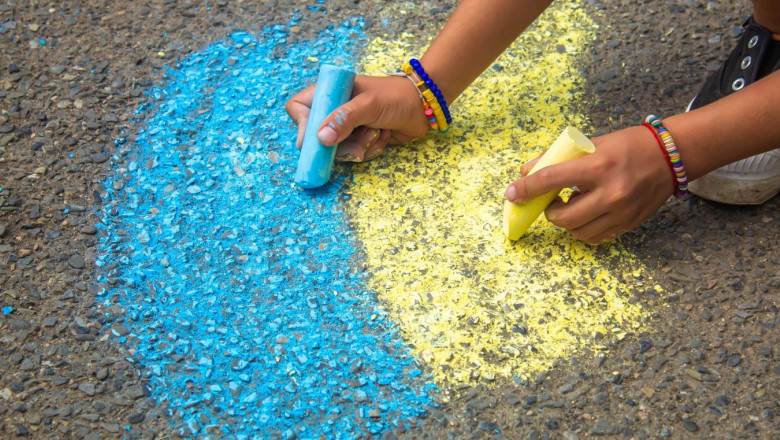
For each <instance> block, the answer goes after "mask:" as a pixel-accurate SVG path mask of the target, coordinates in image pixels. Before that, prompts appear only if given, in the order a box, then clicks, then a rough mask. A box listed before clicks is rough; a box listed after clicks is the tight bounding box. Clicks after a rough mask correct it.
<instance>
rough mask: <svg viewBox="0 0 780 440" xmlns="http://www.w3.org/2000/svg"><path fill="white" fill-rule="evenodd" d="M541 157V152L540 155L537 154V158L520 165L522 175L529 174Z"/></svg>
mask: <svg viewBox="0 0 780 440" xmlns="http://www.w3.org/2000/svg"><path fill="white" fill-rule="evenodd" d="M541 157H542V155H541V154H540V155H539V156H536V158H535V159H532V160H531V161H529V162H526V163H524V164H523V166H522V167H520V174H521V175H522V176H527V175H528V173H530V172H531V169H533V167H534V166H535V165H536V163H537V162H539V159H540V158H541Z"/></svg>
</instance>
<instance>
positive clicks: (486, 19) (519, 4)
mask: <svg viewBox="0 0 780 440" xmlns="http://www.w3.org/2000/svg"><path fill="white" fill-rule="evenodd" d="M550 3H552V0H524V1H521V0H463V1H461V3H460V4H459V5H458V7H457V8H456V9H455V12H454V13H453V14H452V17H451V18H450V19H449V21H448V22H447V24H446V25H445V26H444V29H442V31H441V32H440V33H439V35H438V36H437V37H436V39H435V40H434V41H433V43H432V44H431V46H430V47H429V48H428V50H427V51H426V52H425V55H423V56H422V58H421V59H420V61H421V63H422V65H423V67H424V68H425V70H426V72H428V73H429V74H430V75H431V77H432V78H434V79H435V80H436V83H437V85H438V87H439V89H441V90H442V92H443V93H444V97H445V98H446V99H447V101H448V102H452V101H454V100H455V99H456V98H457V97H458V96H460V94H461V93H462V92H463V91H464V90H465V89H466V87H468V86H469V84H471V83H472V81H474V80H475V79H476V78H477V77H478V76H479V75H480V74H481V73H482V72H483V71H484V70H485V69H487V67H488V66H489V65H490V64H491V63H492V62H493V61H494V60H495V59H496V58H498V56H499V55H500V54H501V53H502V52H503V51H504V50H505V49H506V48H507V47H508V46H509V45H510V44H512V42H513V41H514V40H515V39H516V38H517V37H518V35H520V33H522V32H523V30H525V28H527V27H528V26H529V25H530V24H531V23H533V21H534V20H536V18H537V17H538V16H539V14H541V13H542V12H543V11H544V10H545V8H547V6H549V5H550Z"/></svg>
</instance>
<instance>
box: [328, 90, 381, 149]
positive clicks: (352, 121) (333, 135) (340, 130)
mask: <svg viewBox="0 0 780 440" xmlns="http://www.w3.org/2000/svg"><path fill="white" fill-rule="evenodd" d="M379 114H380V109H379V106H378V105H377V104H376V100H375V99H374V98H373V97H371V96H370V95H369V94H367V93H363V94H360V95H358V96H356V97H354V98H353V99H352V100H351V101H349V102H347V103H346V104H344V105H342V106H340V107H339V108H337V109H336V110H334V111H333V113H331V114H330V115H328V116H327V117H326V118H325V120H324V121H322V124H320V128H319V131H317V137H318V138H319V140H320V142H322V144H323V145H336V144H338V143H340V142H341V141H343V140H344V139H346V138H347V136H349V135H350V133H352V131H353V130H355V128H356V127H359V126H361V125H366V126H369V125H371V124H373V123H374V122H376V120H377V118H378V117H379Z"/></svg>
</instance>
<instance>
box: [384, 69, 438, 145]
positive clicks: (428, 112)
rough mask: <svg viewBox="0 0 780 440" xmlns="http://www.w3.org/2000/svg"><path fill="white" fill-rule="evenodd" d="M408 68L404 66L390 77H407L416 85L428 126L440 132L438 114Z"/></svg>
mask: <svg viewBox="0 0 780 440" xmlns="http://www.w3.org/2000/svg"><path fill="white" fill-rule="evenodd" d="M407 66H408V64H406V65H404V66H403V67H402V68H401V70H398V71H397V72H396V73H389V74H388V75H392V76H402V77H405V78H407V79H408V80H409V81H411V82H412V85H414V88H415V90H417V94H418V95H419V96H420V101H422V107H423V112H425V117H426V119H428V125H430V126H431V129H433V130H438V129H439V122H438V121H437V119H436V114H435V112H434V110H433V108H431V106H430V104H429V103H428V101H427V100H426V99H425V97H424V96H423V93H422V91H421V90H420V87H419V86H418V83H419V81H417V80H415V79H414V78H412V76H411V75H410V74H409V73H407V72H406V70H407V69H406V67H407ZM409 70H411V66H409ZM412 72H413V71H412Z"/></svg>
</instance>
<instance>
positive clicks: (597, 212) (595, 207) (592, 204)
mask: <svg viewBox="0 0 780 440" xmlns="http://www.w3.org/2000/svg"><path fill="white" fill-rule="evenodd" d="M607 213H608V211H606V209H605V207H604V205H603V203H601V197H600V196H599V192H598V191H594V192H590V193H582V194H578V195H573V197H570V198H569V201H568V202H566V203H564V201H563V200H561V199H560V198H558V199H556V200H554V201H553V202H552V203H550V205H549V206H548V207H547V209H545V210H544V215H545V216H546V217H547V220H549V221H550V223H552V224H554V225H556V226H559V227H561V228H564V229H568V230H570V231H571V230H575V229H578V228H582V227H584V226H585V225H587V224H588V223H591V222H593V221H595V220H596V219H598V218H600V217H602V216H604V215H605V214H607Z"/></svg>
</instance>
